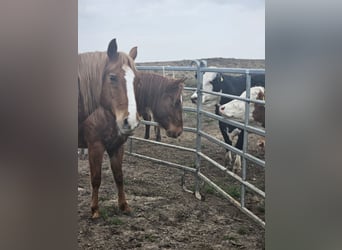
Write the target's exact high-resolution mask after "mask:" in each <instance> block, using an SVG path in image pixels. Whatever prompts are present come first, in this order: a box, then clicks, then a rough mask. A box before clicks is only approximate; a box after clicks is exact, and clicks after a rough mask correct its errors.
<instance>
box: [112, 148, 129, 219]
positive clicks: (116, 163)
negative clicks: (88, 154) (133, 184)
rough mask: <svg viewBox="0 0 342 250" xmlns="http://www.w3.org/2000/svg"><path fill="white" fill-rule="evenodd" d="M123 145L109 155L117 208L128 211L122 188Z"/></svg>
mask: <svg viewBox="0 0 342 250" xmlns="http://www.w3.org/2000/svg"><path fill="white" fill-rule="evenodd" d="M123 150H124V147H123V145H122V146H121V147H120V148H119V149H118V150H117V151H114V152H113V153H112V154H109V156H110V166H111V168H112V172H113V175H114V180H115V183H116V186H117V188H118V204H119V208H120V209H121V210H122V211H124V212H125V213H130V212H131V209H130V207H129V206H128V204H127V201H126V196H125V192H124V188H123V174H122V158H123V153H124V151H123Z"/></svg>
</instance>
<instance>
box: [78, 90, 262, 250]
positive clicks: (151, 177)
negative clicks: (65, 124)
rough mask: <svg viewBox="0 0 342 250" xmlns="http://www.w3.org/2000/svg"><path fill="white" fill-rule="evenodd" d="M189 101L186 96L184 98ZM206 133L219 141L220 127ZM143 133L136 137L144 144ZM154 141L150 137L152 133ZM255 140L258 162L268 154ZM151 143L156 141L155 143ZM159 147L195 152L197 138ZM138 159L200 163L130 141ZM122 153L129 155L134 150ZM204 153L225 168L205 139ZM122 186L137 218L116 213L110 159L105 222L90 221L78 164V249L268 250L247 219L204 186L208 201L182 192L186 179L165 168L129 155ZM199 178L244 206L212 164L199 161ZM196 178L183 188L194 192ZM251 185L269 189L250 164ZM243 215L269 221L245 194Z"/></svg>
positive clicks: (189, 117) (85, 176)
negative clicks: (171, 147)
mask: <svg viewBox="0 0 342 250" xmlns="http://www.w3.org/2000/svg"><path fill="white" fill-rule="evenodd" d="M186 95H187V94H186ZM184 120H185V124H184V126H186V127H187V126H189V127H192V126H193V125H194V123H195V121H196V119H195V114H191V113H185V114H184ZM203 128H204V130H205V131H207V132H208V133H210V134H211V135H213V136H215V137H217V138H219V139H221V140H222V136H221V134H220V131H219V129H218V124H217V121H210V120H205V122H204V123H203ZM143 134H144V126H143V125H140V126H139V127H138V128H137V130H136V132H135V136H136V137H140V138H142V137H143ZM151 135H152V137H154V133H153V131H151ZM258 138H259V137H258V136H255V135H250V136H249V152H250V153H251V154H253V155H255V156H257V157H259V158H261V159H264V153H263V152H260V151H259V150H258V149H257V146H256V140H257V139H258ZM152 140H153V138H152ZM162 142H167V143H171V144H176V145H180V146H185V147H191V148H195V147H196V145H195V142H196V139H195V135H194V134H193V133H190V132H184V133H183V134H182V135H181V136H180V137H179V138H178V139H171V138H168V137H166V136H165V132H164V131H162ZM132 145H133V148H132V150H133V152H137V153H141V154H145V155H148V156H150V157H154V158H159V159H163V160H169V161H172V162H174V163H178V164H182V165H186V166H188V167H194V166H195V156H194V154H193V153H190V152H183V151H180V150H174V149H170V148H166V147H161V146H155V145H152V144H148V143H145V142H139V141H133V144H132ZM125 149H126V150H129V142H128V143H126V145H125ZM202 152H203V153H205V154H206V155H208V156H210V157H211V158H212V159H214V160H215V161H217V162H219V163H220V164H222V165H225V164H226V162H225V149H223V148H222V147H219V146H217V145H215V144H213V143H210V142H209V141H207V140H205V139H202ZM123 172H124V185H125V192H126V196H127V201H128V203H129V205H130V207H131V208H132V210H133V213H132V214H131V215H125V214H123V213H122V212H121V211H120V210H119V209H118V207H117V190H116V186H115V183H114V179H113V175H112V172H111V170H110V166H109V160H108V157H106V156H105V159H104V162H103V166H102V183H101V187H100V192H99V197H100V198H99V199H100V202H99V206H100V212H101V217H100V218H99V219H96V220H93V219H91V210H90V199H91V188H90V187H91V186H90V176H89V164H88V161H87V160H81V159H80V160H79V162H78V173H79V184H78V224H79V234H78V246H79V249H203V250H204V249H264V248H265V243H264V234H265V231H264V229H263V228H262V227H261V226H259V225H258V224H257V223H256V222H255V221H253V220H252V219H250V218H249V217H247V216H246V215H245V214H243V213H242V212H241V211H240V210H239V209H238V208H236V207H235V206H234V205H232V204H231V203H230V202H229V201H228V200H227V199H225V198H224V197H222V196H221V195H220V194H218V193H217V192H216V191H215V190H214V189H213V188H211V187H210V186H208V185H207V184H204V183H202V182H201V183H200V187H201V194H202V195H203V197H204V200H202V201H201V200H198V199H196V198H195V197H194V195H193V194H191V193H188V192H185V191H184V190H183V189H182V186H181V178H182V175H183V174H184V171H182V170H180V169H177V168H173V167H170V166H167V165H164V164H160V163H155V162H153V161H149V160H143V159H140V158H137V157H134V156H130V155H128V154H125V156H124V161H123ZM201 172H203V173H204V174H205V175H206V176H208V177H209V178H210V179H212V180H213V181H215V183H217V184H219V185H220V187H222V188H223V189H224V190H225V191H227V192H228V193H230V194H231V195H232V196H233V197H235V198H237V199H239V197H240V195H241V191H240V190H241V189H240V185H238V183H237V182H236V181H234V180H233V179H232V178H231V177H229V176H228V175H227V174H225V173H223V172H222V171H221V170H219V169H217V168H216V167H214V166H213V165H211V164H209V163H208V162H206V161H204V160H202V161H201ZM194 180H195V178H194V176H193V175H192V174H189V173H187V174H186V175H185V184H186V187H187V188H188V189H192V190H193V187H194ZM247 180H248V181H249V182H251V183H253V184H254V185H255V186H257V187H258V188H260V189H261V190H264V189H265V184H264V169H263V168H262V167H259V166H257V165H256V164H253V163H250V162H247ZM246 207H247V208H248V209H250V210H251V211H253V212H254V213H255V214H257V215H258V216H259V217H260V218H262V219H263V220H264V219H265V217H264V213H265V207H264V200H263V199H261V198H260V197H259V196H257V195H255V194H254V193H252V192H249V191H248V190H247V193H246Z"/></svg>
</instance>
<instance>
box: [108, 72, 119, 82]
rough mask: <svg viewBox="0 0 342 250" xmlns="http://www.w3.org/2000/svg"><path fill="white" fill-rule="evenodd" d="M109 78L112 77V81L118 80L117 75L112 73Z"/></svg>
mask: <svg viewBox="0 0 342 250" xmlns="http://www.w3.org/2000/svg"><path fill="white" fill-rule="evenodd" d="M109 78H110V80H111V81H116V80H117V77H116V75H114V74H110V75H109Z"/></svg>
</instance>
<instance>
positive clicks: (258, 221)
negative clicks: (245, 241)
mask: <svg viewBox="0 0 342 250" xmlns="http://www.w3.org/2000/svg"><path fill="white" fill-rule="evenodd" d="M198 177H199V178H201V179H202V180H203V181H204V182H206V183H207V184H208V185H210V186H211V187H213V188H214V189H215V190H216V191H217V192H219V193H220V194H221V195H223V197H225V198H226V199H228V200H229V201H230V202H231V203H232V204H233V205H234V206H236V207H237V208H238V209H240V210H241V211H242V212H243V213H245V214H246V215H248V216H250V217H251V218H252V219H253V220H254V221H255V222H257V223H258V224H259V225H260V226H262V227H263V228H265V225H266V223H265V222H264V221H263V220H261V219H260V218H259V217H258V216H256V215H255V214H253V213H252V212H251V211H250V210H248V209H247V208H245V207H242V206H241V203H240V202H238V201H236V200H235V199H234V198H233V197H232V196H230V195H229V194H227V193H226V192H225V191H224V190H223V189H222V188H220V187H219V186H218V185H216V184H215V183H214V182H213V181H211V180H210V179H209V178H208V177H206V176H205V175H203V174H202V173H198Z"/></svg>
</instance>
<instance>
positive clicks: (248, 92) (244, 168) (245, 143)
mask: <svg viewBox="0 0 342 250" xmlns="http://www.w3.org/2000/svg"><path fill="white" fill-rule="evenodd" d="M250 96H251V75H250V74H249V70H246V98H247V99H250ZM249 104H250V102H249V101H246V102H245V122H244V127H245V129H244V130H243V147H242V152H243V157H242V177H241V178H242V180H244V181H245V180H246V175H247V162H246V158H245V157H244V156H245V154H246V153H247V150H248V131H247V130H246V128H247V125H248V122H249ZM245 192H246V189H245V185H243V184H241V200H240V202H241V206H242V207H245Z"/></svg>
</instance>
